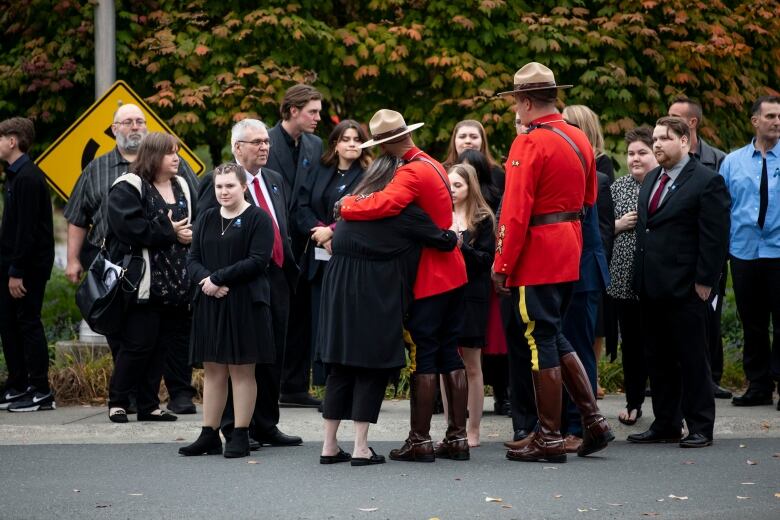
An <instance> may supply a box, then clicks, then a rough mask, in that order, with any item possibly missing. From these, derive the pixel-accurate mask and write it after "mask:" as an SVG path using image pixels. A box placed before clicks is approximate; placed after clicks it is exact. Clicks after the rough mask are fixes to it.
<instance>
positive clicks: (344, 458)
mask: <svg viewBox="0 0 780 520" xmlns="http://www.w3.org/2000/svg"><path fill="white" fill-rule="evenodd" d="M372 451H373V450H372ZM383 458H384V457H383ZM350 460H352V455H350V454H349V453H347V452H346V451H344V450H342V449H341V448H339V452H338V453H337V454H335V455H320V464H338V463H339V462H349V461H350Z"/></svg>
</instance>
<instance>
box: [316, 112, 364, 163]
mask: <svg viewBox="0 0 780 520" xmlns="http://www.w3.org/2000/svg"><path fill="white" fill-rule="evenodd" d="M350 128H352V129H354V130H355V131H356V132H357V135H358V139H360V142H361V143H365V142H366V141H368V135H367V134H366V131H365V130H363V127H362V126H360V123H358V122H357V121H355V120H353V119H345V120H344V121H342V122H341V123H339V124H337V125H336V126H335V127H334V128H333V130H332V131H331V133H330V135H329V136H328V151H327V152H325V153H324V154H322V159H320V161H321V162H322V164H324V165H325V166H337V165H338V163H339V156H338V155H336V145H337V144H338V143H339V141H341V138H342V137H344V134H345V133H346V132H347V130H349V129H350ZM357 160H358V161H360V166H361V167H362V168H363V169H364V170H365V169H366V168H368V165H369V164H371V152H370V151H369V149H368V148H363V149H362V150H361V153H360V157H358V158H357Z"/></svg>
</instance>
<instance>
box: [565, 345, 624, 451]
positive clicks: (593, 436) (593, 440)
mask: <svg viewBox="0 0 780 520" xmlns="http://www.w3.org/2000/svg"><path fill="white" fill-rule="evenodd" d="M561 374H562V376H563V384H564V385H565V386H566V391H567V392H569V395H570V396H571V399H572V401H574V404H575V405H576V406H577V410H579V412H580V415H581V416H582V445H581V446H580V447H579V449H578V450H577V455H578V456H580V457H584V456H586V455H590V454H591V453H596V452H597V451H600V450H603V449H604V448H606V447H607V444H609V443H610V442H611V441H613V440H615V436H614V435H613V434H612V431H611V430H610V428H609V424H608V423H607V419H606V418H605V417H604V416H603V415H601V413H600V412H599V408H598V405H597V404H596V397H595V396H594V395H593V389H592V388H591V387H590V381H588V375H587V373H586V372H585V368H584V367H583V366H582V362H581V361H580V358H579V357H578V356H577V354H575V353H574V352H570V353H568V354H566V355H565V356H563V357H561Z"/></svg>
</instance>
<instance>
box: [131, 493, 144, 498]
mask: <svg viewBox="0 0 780 520" xmlns="http://www.w3.org/2000/svg"><path fill="white" fill-rule="evenodd" d="M128 495H130V496H131V497H142V496H144V494H143V493H128Z"/></svg>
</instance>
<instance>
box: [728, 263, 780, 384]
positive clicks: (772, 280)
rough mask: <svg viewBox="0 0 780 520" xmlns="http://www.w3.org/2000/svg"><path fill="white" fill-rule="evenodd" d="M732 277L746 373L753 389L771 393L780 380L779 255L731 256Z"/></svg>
mask: <svg viewBox="0 0 780 520" xmlns="http://www.w3.org/2000/svg"><path fill="white" fill-rule="evenodd" d="M731 276H732V280H733V282H734V283H733V285H734V296H735V297H736V300H737V312H738V313H739V317H740V319H741V320H742V329H743V330H744V334H745V346H744V350H743V362H742V363H743V366H744V369H745V376H746V377H747V380H748V383H749V384H750V388H751V389H753V390H757V391H762V392H772V391H773V390H774V386H775V383H779V382H780V258H760V259H758V260H740V259H739V258H735V257H733V256H732V257H731ZM770 318H771V320H772V330H773V332H772V341H771V342H770V341H769V320H770Z"/></svg>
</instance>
